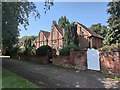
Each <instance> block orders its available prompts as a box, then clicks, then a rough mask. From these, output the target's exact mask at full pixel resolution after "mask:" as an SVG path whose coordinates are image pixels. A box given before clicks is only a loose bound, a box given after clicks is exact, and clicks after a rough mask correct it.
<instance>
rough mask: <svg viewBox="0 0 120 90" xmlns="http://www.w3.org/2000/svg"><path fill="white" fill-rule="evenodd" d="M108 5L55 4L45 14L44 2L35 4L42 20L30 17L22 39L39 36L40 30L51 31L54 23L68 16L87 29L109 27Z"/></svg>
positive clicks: (99, 3)
mask: <svg viewBox="0 0 120 90" xmlns="http://www.w3.org/2000/svg"><path fill="white" fill-rule="evenodd" d="M107 3H108V2H54V6H52V7H51V9H50V11H48V12H47V13H46V14H45V13H44V2H35V4H36V6H37V9H38V10H39V12H40V14H41V17H40V19H36V20H35V18H34V16H33V15H32V14H31V15H30V17H29V23H30V25H29V26H28V27H27V29H28V30H24V29H23V28H22V27H21V29H22V30H21V31H20V37H22V36H31V35H34V36H38V33H39V31H40V30H44V31H49V32H50V31H51V25H52V21H53V20H56V22H58V20H59V18H60V17H61V16H66V17H67V18H68V19H69V21H70V22H73V21H77V22H79V23H81V24H83V25H85V26H87V27H90V26H91V25H92V24H97V23H101V24H102V25H107V19H108V18H109V15H108V14H107V8H108V7H107Z"/></svg>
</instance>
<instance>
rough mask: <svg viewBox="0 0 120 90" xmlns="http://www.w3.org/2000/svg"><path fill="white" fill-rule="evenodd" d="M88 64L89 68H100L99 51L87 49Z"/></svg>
mask: <svg viewBox="0 0 120 90" xmlns="http://www.w3.org/2000/svg"><path fill="white" fill-rule="evenodd" d="M87 65H88V69H91V70H98V71H99V70H100V61H99V51H98V50H95V49H90V50H88V51H87Z"/></svg>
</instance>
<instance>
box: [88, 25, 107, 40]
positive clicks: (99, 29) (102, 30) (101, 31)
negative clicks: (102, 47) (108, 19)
mask: <svg viewBox="0 0 120 90" xmlns="http://www.w3.org/2000/svg"><path fill="white" fill-rule="evenodd" d="M90 29H91V30H93V31H94V32H95V33H97V34H98V35H100V36H102V37H103V38H104V37H105V36H106V34H107V31H108V27H107V26H105V25H101V23H97V24H93V25H92V26H91V27H90Z"/></svg>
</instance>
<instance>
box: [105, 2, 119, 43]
mask: <svg viewBox="0 0 120 90" xmlns="http://www.w3.org/2000/svg"><path fill="white" fill-rule="evenodd" d="M108 7H109V8H108V10H107V12H108V14H110V17H109V19H108V24H109V27H110V28H109V30H108V33H107V35H106V37H105V38H106V44H109V45H110V44H116V43H120V1H118V2H109V3H108Z"/></svg>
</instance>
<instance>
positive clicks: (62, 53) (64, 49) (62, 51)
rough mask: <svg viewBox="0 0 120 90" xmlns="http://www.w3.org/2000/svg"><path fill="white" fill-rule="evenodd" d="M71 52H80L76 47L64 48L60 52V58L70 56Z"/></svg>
mask: <svg viewBox="0 0 120 90" xmlns="http://www.w3.org/2000/svg"><path fill="white" fill-rule="evenodd" d="M71 50H74V51H80V47H79V46H76V45H68V46H65V47H64V48H63V49H61V50H60V55H62V56H67V55H70V51H71Z"/></svg>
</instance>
